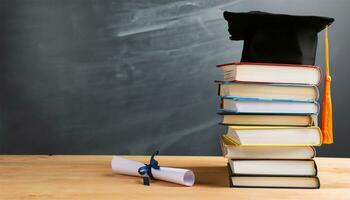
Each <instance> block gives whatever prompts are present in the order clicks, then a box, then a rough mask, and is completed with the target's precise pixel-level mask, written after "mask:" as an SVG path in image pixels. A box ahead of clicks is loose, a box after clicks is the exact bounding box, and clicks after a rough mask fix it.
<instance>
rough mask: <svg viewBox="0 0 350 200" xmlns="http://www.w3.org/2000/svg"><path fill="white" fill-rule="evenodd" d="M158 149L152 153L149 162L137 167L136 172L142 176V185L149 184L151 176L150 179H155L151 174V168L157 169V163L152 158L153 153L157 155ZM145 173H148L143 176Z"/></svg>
mask: <svg viewBox="0 0 350 200" xmlns="http://www.w3.org/2000/svg"><path fill="white" fill-rule="evenodd" d="M158 153H159V151H156V152H155V153H154V154H152V156H151V159H150V161H149V164H145V166H142V167H140V168H139V169H138V172H139V174H140V175H141V176H143V177H142V178H143V184H144V185H149V178H151V179H152V180H155V178H154V177H153V175H152V168H153V169H159V168H160V167H159V165H158V161H156V160H155V159H154V156H155V155H158ZM145 174H147V175H148V177H147V176H144V175H145Z"/></svg>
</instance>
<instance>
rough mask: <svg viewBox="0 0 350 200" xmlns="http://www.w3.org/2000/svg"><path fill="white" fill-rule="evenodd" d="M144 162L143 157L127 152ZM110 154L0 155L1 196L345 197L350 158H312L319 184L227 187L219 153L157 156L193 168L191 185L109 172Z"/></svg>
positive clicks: (349, 194) (163, 161) (166, 163)
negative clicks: (312, 186) (303, 187)
mask: <svg viewBox="0 0 350 200" xmlns="http://www.w3.org/2000/svg"><path fill="white" fill-rule="evenodd" d="M126 157H127V158H129V159H133V160H138V161H141V162H146V161H147V160H148V157H144V156H126ZM111 158H112V157H111V156H0V199H4V200H8V199H11V200H13V199H28V200H31V199H45V200H47V199H51V200H52V199H70V200H78V199H79V200H81V199H94V200H96V199H113V200H115V199H143V200H147V199H152V200H157V199H318V200H322V199H337V200H340V199H350V159H344V158H317V159H316V161H317V164H318V168H319V177H320V179H321V189H319V190H299V189H244V188H235V189H234V188H229V187H228V174H227V170H226V168H225V167H226V160H225V159H223V158H221V157H190V156H158V157H157V159H158V161H159V163H160V164H161V166H173V167H184V168H190V169H192V170H194V172H195V175H196V183H195V185H194V186H193V187H183V186H180V185H176V184H172V183H167V182H163V181H152V182H151V186H143V185H142V180H141V178H137V177H130V176H123V175H118V174H114V173H113V172H112V171H111V167H110V161H111Z"/></svg>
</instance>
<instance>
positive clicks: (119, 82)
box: [0, 0, 350, 156]
mask: <svg viewBox="0 0 350 200" xmlns="http://www.w3.org/2000/svg"><path fill="white" fill-rule="evenodd" d="M316 2H317V3H316ZM334 2H336V3H334ZM349 5H350V3H347V2H346V1H333V3H331V2H328V1H325V0H323V1H316V0H312V1H308V2H304V1H301V0H300V1H293V2H290V1H278V2H277V1H272V0H270V1H245V2H243V1H232V0H231V1H209V0H203V1H199V0H198V1H170V0H169V1H163V0H150V1H136V0H123V1H121V0H114V1H111V0H99V1H98V0H90V1H89V0H71V1H65V0H21V1H14V0H1V1H0V153H1V154H149V153H151V152H153V151H154V150H156V149H159V150H160V152H161V154H184V155H219V153H220V149H219V145H218V139H219V136H220V135H221V134H222V133H223V132H224V128H223V127H220V126H219V125H218V122H220V116H217V115H216V114H215V113H216V111H217V108H218V103H219V101H218V97H217V96H216V95H217V88H216V85H215V84H214V83H213V80H214V79H220V77H221V76H222V74H221V71H220V70H218V69H216V68H215V65H216V64H219V63H225V62H229V61H237V60H239V59H240V53H241V48H242V43H241V42H231V41H229V39H228V33H227V25H226V22H225V21H224V19H223V17H222V12H223V11H224V10H230V11H241V12H243V11H250V10H262V11H269V12H280V13H288V14H308V15H310V14H311V15H326V16H330V17H335V18H336V22H335V23H334V25H332V27H331V30H330V40H331V63H332V66H333V68H332V74H333V88H334V89H333V95H334V100H333V101H334V112H335V116H334V118H335V123H334V124H335V134H336V135H335V137H336V143H335V144H334V145H332V146H324V147H322V148H321V149H320V150H319V152H320V153H319V155H323V156H325V155H330V156H350V151H349V148H348V147H347V146H348V138H350V136H349V134H348V131H347V118H346V115H347V114H348V113H349V112H348V111H349V109H348V107H347V100H346V99H348V98H349V97H350V94H349V92H348V91H347V90H346V89H343V88H344V87H342V86H346V85H347V84H348V83H347V75H346V74H349V68H348V67H347V66H346V65H347V63H348V62H347V54H346V52H347V50H348V49H349V48H350V43H349V40H348V38H347V35H349V33H350V32H349V28H348V26H346V24H347V20H348V19H349V17H350V14H348V9H349V7H350V6H349ZM320 38H322V37H320ZM322 45H323V43H322V40H321V39H320V42H319V46H321V47H319V52H318V59H317V64H319V65H321V66H322V65H323V49H322Z"/></svg>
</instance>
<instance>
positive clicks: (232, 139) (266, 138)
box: [222, 126, 322, 147]
mask: <svg viewBox="0 0 350 200" xmlns="http://www.w3.org/2000/svg"><path fill="white" fill-rule="evenodd" d="M222 139H223V140H224V142H225V143H226V144H229V145H235V146H242V147H245V146H320V145H321V144H322V134H321V130H320V128H319V127H315V126H311V127H279V126H270V127H268V126H229V127H228V131H227V134H224V135H222Z"/></svg>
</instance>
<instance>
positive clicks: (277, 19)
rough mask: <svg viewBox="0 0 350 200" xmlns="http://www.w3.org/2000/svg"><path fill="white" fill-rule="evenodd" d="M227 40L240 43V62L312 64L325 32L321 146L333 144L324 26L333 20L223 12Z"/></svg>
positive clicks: (253, 12) (313, 17) (259, 13)
mask: <svg viewBox="0 0 350 200" xmlns="http://www.w3.org/2000/svg"><path fill="white" fill-rule="evenodd" d="M224 18H225V19H226V20H227V22H228V31H229V33H230V35H231V36H230V39H231V40H244V44H243V52H242V57H241V62H258V63H283V64H303V65H314V64H315V57H316V49H317V39H318V37H317V34H318V32H320V31H322V30H323V29H326V32H325V54H326V56H325V58H326V62H325V65H326V67H325V68H326V73H325V74H326V77H325V82H324V94H323V95H324V96H323V102H322V122H321V129H322V134H323V143H324V144H331V143H333V131H332V129H333V128H332V102H331V94H330V81H331V77H330V75H329V55H328V54H329V53H328V34H327V27H328V26H329V25H330V24H331V23H332V22H333V21H334V19H333V18H328V17H318V16H295V15H284V14H272V13H266V12H259V11H252V12H247V13H233V12H227V11H225V12H224Z"/></svg>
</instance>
